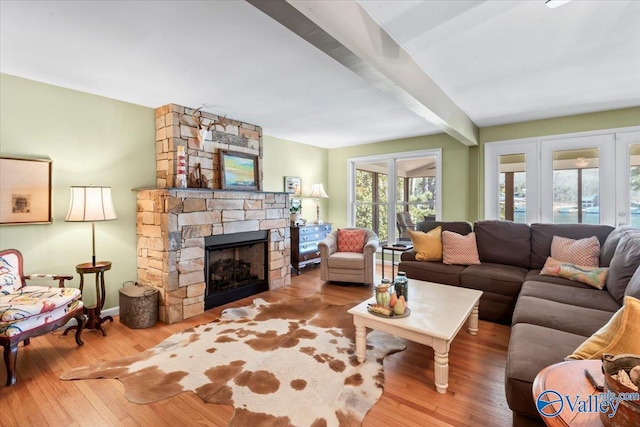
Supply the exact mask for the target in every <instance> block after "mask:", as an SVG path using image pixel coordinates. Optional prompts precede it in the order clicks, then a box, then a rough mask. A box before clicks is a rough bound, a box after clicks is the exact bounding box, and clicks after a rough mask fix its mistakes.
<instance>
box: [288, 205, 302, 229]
mask: <svg viewBox="0 0 640 427" xmlns="http://www.w3.org/2000/svg"><path fill="white" fill-rule="evenodd" d="M301 208H302V206H300V204H293V203H292V204H291V207H289V212H291V215H290V216H289V219H290V221H291V223H292V224H296V223H297V222H298V221H300V209H301Z"/></svg>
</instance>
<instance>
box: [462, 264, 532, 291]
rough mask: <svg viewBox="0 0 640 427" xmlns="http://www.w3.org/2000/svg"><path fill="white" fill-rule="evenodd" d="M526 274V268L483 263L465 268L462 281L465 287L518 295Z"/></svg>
mask: <svg viewBox="0 0 640 427" xmlns="http://www.w3.org/2000/svg"><path fill="white" fill-rule="evenodd" d="M526 276H527V270H526V269H524V268H520V267H515V266H513V265H504V264H492V263H483V264H478V265H470V266H469V267H467V268H465V269H464V271H463V272H462V274H460V283H461V284H462V286H464V287H465V288H471V289H478V290H481V291H487V292H494V293H497V294H501V295H507V296H512V297H516V296H518V293H519V292H520V287H521V286H522V282H524V279H525V277H526Z"/></svg>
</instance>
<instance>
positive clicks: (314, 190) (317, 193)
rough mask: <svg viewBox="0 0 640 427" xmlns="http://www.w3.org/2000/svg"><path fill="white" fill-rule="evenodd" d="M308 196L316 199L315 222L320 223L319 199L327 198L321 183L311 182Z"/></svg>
mask: <svg viewBox="0 0 640 427" xmlns="http://www.w3.org/2000/svg"><path fill="white" fill-rule="evenodd" d="M309 197H312V198H315V199H316V222H315V223H316V224H322V220H321V219H320V199H327V198H328V197H329V195H328V194H327V193H326V192H325V191H324V186H323V185H322V184H313V185H312V186H311V193H310V194H309Z"/></svg>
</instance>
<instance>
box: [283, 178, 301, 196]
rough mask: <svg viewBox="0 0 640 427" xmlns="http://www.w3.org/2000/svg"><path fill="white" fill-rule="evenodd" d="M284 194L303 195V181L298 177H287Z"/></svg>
mask: <svg viewBox="0 0 640 427" xmlns="http://www.w3.org/2000/svg"><path fill="white" fill-rule="evenodd" d="M284 192H285V193H289V194H292V195H294V196H300V195H302V180H301V179H300V178H298V177H297V176H285V177H284Z"/></svg>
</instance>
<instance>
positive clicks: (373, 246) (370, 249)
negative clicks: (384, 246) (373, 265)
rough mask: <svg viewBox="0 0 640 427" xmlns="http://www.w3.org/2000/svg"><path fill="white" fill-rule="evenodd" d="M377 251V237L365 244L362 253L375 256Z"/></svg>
mask: <svg viewBox="0 0 640 427" xmlns="http://www.w3.org/2000/svg"><path fill="white" fill-rule="evenodd" d="M377 250H378V239H377V238H375V237H371V238H370V239H369V240H367V243H365V245H364V248H363V250H362V251H363V252H364V253H365V254H374V253H375V252H376V251H377Z"/></svg>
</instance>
